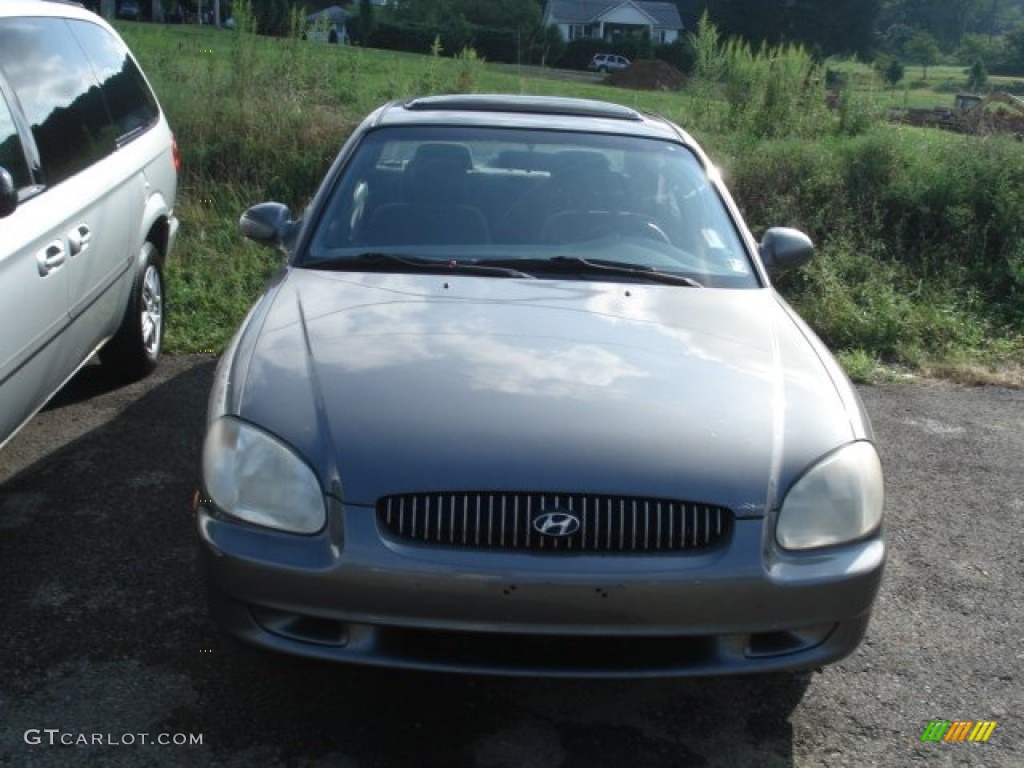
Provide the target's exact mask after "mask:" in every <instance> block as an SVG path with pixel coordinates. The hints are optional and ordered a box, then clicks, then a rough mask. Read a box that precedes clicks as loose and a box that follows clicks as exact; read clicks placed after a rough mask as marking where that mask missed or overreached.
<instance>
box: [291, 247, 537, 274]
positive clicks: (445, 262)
mask: <svg viewBox="0 0 1024 768" xmlns="http://www.w3.org/2000/svg"><path fill="white" fill-rule="evenodd" d="M303 266H306V267H309V268H311V269H336V270H351V271H353V272H455V273H458V274H467V275H480V276H483V277H525V278H528V279H531V280H532V279H534V276H533V275H530V274H527V273H526V272H522V271H521V270H518V269H514V268H512V267H506V266H500V265H489V264H485V263H479V262H474V261H459V260H458V259H431V258H427V257H425V256H410V255H408V254H403V253H388V252H386V251H368V252H366V253H360V254H359V255H358V256H356V257H355V258H345V259H336V260H333V261H325V262H322V263H310V264H304V265H303Z"/></svg>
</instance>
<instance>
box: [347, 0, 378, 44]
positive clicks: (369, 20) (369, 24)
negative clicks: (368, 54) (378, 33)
mask: <svg viewBox="0 0 1024 768" xmlns="http://www.w3.org/2000/svg"><path fill="white" fill-rule="evenodd" d="M376 26H377V21H376V19H375V18H374V15H373V3H371V2H370V0H359V18H358V19H357V22H356V28H355V29H354V30H353V32H355V33H356V34H355V39H356V42H358V43H359V44H360V45H363V46H368V45H369V44H370V40H371V38H372V37H373V30H374V27H376Z"/></svg>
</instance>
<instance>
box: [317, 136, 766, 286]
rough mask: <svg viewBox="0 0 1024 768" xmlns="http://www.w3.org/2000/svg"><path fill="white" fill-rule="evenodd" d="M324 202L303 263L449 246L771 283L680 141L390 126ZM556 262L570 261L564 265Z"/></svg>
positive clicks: (503, 259)
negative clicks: (753, 261) (754, 262)
mask: <svg viewBox="0 0 1024 768" xmlns="http://www.w3.org/2000/svg"><path fill="white" fill-rule="evenodd" d="M313 216H314V231H313V234H312V236H311V239H310V241H309V246H308V248H307V249H306V250H305V253H304V254H302V255H301V256H300V257H299V259H298V261H297V265H298V266H300V267H308V268H314V269H315V268H331V269H352V270H361V269H380V268H382V265H386V266H387V268H389V269H394V270H396V271H401V270H403V269H411V268H413V265H415V266H416V268H422V266H423V264H424V260H432V259H436V260H438V261H439V262H440V263H448V264H453V265H454V264H460V265H461V264H471V265H476V266H480V265H487V264H488V263H489V262H490V263H500V264H501V265H503V266H504V267H513V268H519V269H521V270H522V271H524V272H529V273H531V275H535V276H538V277H548V276H556V277H565V274H566V272H567V270H566V264H567V263H570V262H571V263H573V264H576V265H577V266H578V267H579V270H578V271H581V272H583V271H586V272H587V273H588V274H587V277H588V278H594V279H602V280H622V281H628V280H630V279H633V277H631V274H630V270H628V269H618V267H620V266H622V267H635V268H636V269H635V270H633V272H634V273H635V275H634V276H635V277H637V278H638V279H639V278H641V277H642V273H643V272H663V273H668V274H674V275H680V276H682V277H685V278H688V279H689V281H690V282H692V283H696V284H699V285H702V286H706V287H725V288H754V287H758V285H759V283H758V279H757V277H756V274H755V272H754V270H753V268H752V265H751V262H750V258H749V256H748V254H747V252H746V249H745V248H744V246H743V244H742V240H741V238H740V236H739V234H738V232H737V228H736V224H735V223H734V221H733V219H732V217H731V216H730V215H729V212H728V210H727V209H726V206H725V205H724V203H723V201H722V200H721V198H720V197H719V195H718V193H717V191H716V189H715V187H714V185H712V184H711V183H710V181H709V179H708V177H707V173H706V171H705V170H704V169H703V168H702V166H701V164H700V162H699V161H698V160H697V158H696V157H695V156H694V155H693V153H692V152H690V151H689V150H688V149H687V148H686V147H685V146H684V145H682V144H679V143H675V142H671V141H663V140H657V139H648V138H638V137H629V136H614V135H608V134H594V133H583V132H567V131H555V130H551V131H547V130H536V129H534V130H523V129H506V128H479V127H454V126H409V127H401V128H399V127H388V128H380V129H377V130H374V131H371V132H370V133H368V134H367V135H366V136H365V137H364V138H363V140H362V141H361V142H360V143H359V145H358V146H357V147H356V149H355V151H354V152H353V155H352V157H351V158H350V159H349V161H348V162H347V163H346V167H345V169H344V170H343V172H342V173H341V174H340V176H339V178H338V179H337V181H336V183H335V184H334V187H333V190H332V192H331V194H330V196H329V197H328V199H327V200H326V201H325V202H324V203H323V204H322V205H320V206H318V211H315V212H313ZM382 255H383V256H387V257H389V258H386V259H382V258H380V256H382ZM593 262H601V263H602V264H604V265H605V266H606V267H607V266H608V265H612V266H613V267H616V268H615V269H608V268H606V269H602V270H600V271H599V274H596V275H595V274H592V273H590V271H589V270H584V269H583V267H582V266H580V265H587V264H589V263H593ZM548 263H550V264H552V265H555V266H556V267H557V268H554V269H552V270H551V272H552V273H553V274H551V275H549V274H548V273H547V271H546V270H545V269H544V265H546V264H548ZM494 274H498V272H497V270H495V271H494ZM663 282H664V281H663ZM678 284H680V285H682V284H684V283H683V281H679V282H678Z"/></svg>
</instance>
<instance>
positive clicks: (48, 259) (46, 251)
mask: <svg viewBox="0 0 1024 768" xmlns="http://www.w3.org/2000/svg"><path fill="white" fill-rule="evenodd" d="M66 258H67V252H66V251H65V250H64V243H63V242H62V241H61V240H54V241H53V242H52V243H50V244H49V245H48V246H46V247H45V248H43V249H42V250H41V251H39V253H37V254H36V261H37V262H38V264H39V274H40V275H41V276H42V277H46V276H47V275H48V274H50V273H51V272H53V271H54V270H56V269H58V268H59V267H60V266H61V265H62V264H63V263H64V260H65V259H66Z"/></svg>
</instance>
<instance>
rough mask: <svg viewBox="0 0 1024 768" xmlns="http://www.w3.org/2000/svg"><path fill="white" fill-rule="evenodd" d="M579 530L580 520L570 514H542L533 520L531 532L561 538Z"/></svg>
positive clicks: (558, 512)
mask: <svg viewBox="0 0 1024 768" xmlns="http://www.w3.org/2000/svg"><path fill="white" fill-rule="evenodd" d="M579 529H580V519H579V518H578V517H576V515H574V514H573V513H572V512H563V511H561V510H559V511H557V512H543V513H541V514H539V515H537V516H536V517H535V518H533V530H535V531H536V532H537V533H539V534H542V535H544V536H554V537H556V538H562V537H565V536H572V535H573V534H574V533H576V531H578V530H579Z"/></svg>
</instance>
